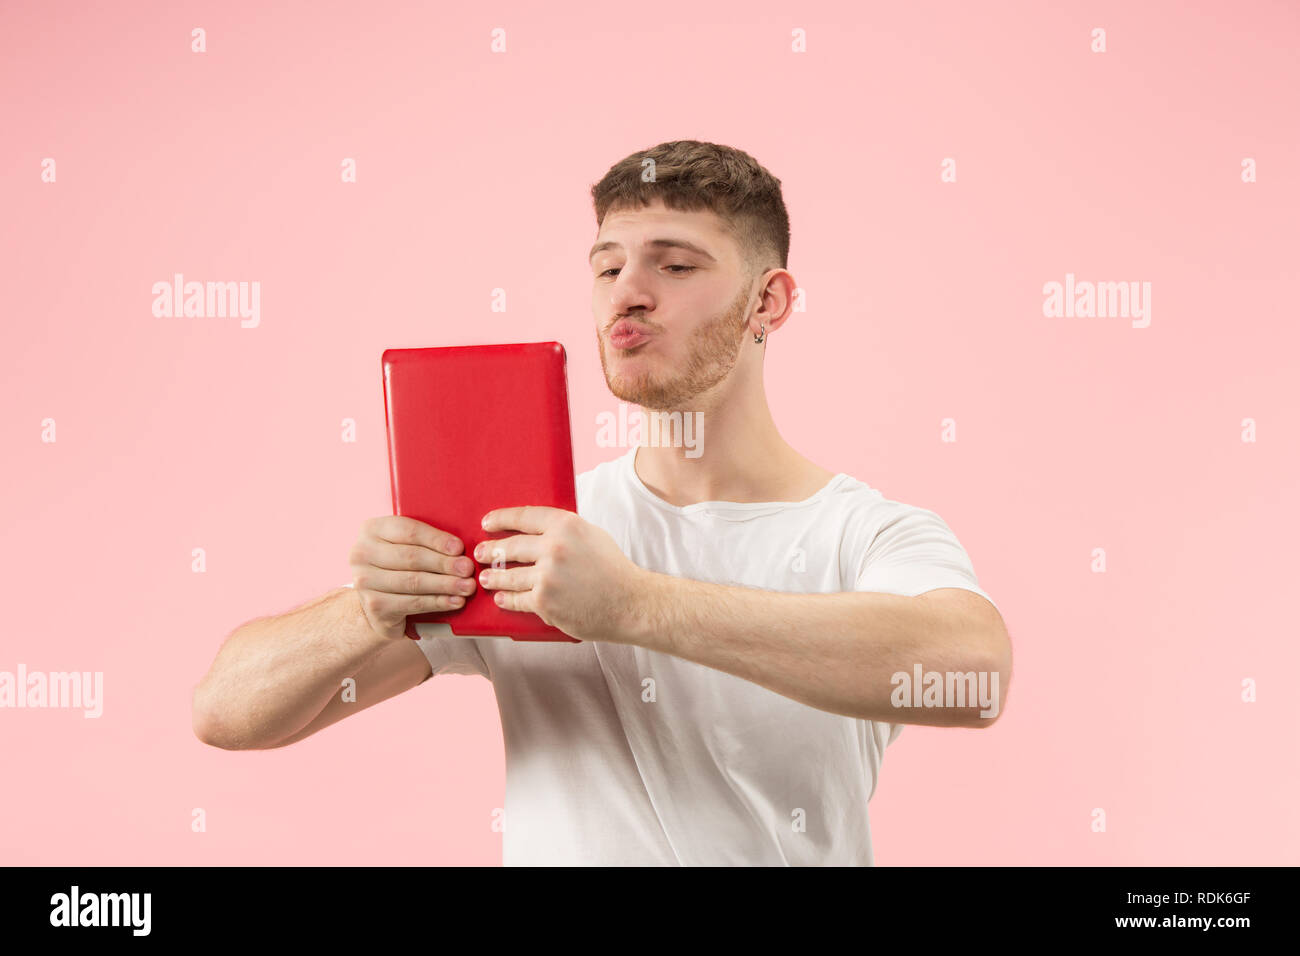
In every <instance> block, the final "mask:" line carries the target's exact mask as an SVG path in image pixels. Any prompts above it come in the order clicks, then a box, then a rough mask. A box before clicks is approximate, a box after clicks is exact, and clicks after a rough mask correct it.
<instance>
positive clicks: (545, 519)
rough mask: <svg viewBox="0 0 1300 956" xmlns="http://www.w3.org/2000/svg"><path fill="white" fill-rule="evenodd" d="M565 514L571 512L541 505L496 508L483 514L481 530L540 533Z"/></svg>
mask: <svg viewBox="0 0 1300 956" xmlns="http://www.w3.org/2000/svg"><path fill="white" fill-rule="evenodd" d="M567 514H571V512H568V511H565V510H564V509H563V508H548V507H545V506H543V505H525V506H523V507H521V508H496V509H494V510H492V511H489V512H488V513H487V514H485V515H484V516H483V530H484V531H522V532H524V533H525V534H541V533H542V532H544V531H546V529H547V528H550V527H551V526H553V525H554V524H555V522H556V521H559V520H560V519H561V518H562V517H563V516H564V515H567Z"/></svg>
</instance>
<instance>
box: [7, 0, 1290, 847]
mask: <svg viewBox="0 0 1300 956" xmlns="http://www.w3.org/2000/svg"><path fill="white" fill-rule="evenodd" d="M1047 6H1048V5H1044V4H1038V3H1029V2H1025V3H1016V4H1001V5H989V6H986V5H982V4H980V5H976V4H966V3H945V4H878V5H870V6H863V5H859V4H849V3H835V4H831V3H825V4H813V5H804V6H790V5H789V4H777V3H750V4H744V5H741V4H716V5H715V4H709V3H698V4H693V5H692V6H691V9H690V13H689V15H685V14H680V13H674V14H673V15H671V16H668V15H662V16H661V15H660V14H659V13H655V12H649V13H648V12H646V11H645V10H643V9H642V8H641V7H639V6H631V7H622V6H618V5H614V6H610V5H608V4H597V3H591V4H566V5H563V6H561V7H555V6H551V5H541V6H539V5H535V4H521V3H518V4H499V5H497V6H494V7H493V8H491V10H486V11H485V10H480V9H478V8H475V9H473V10H471V11H467V10H464V9H461V8H450V7H445V6H441V5H436V4H400V5H397V4H368V5H367V4H362V5H358V4H351V3H330V4H322V3H317V2H312V3H305V2H303V3H277V4H274V5H270V4H259V3H222V4H215V3H213V4H209V3H153V4H140V5H136V6H135V7H134V8H132V7H128V6H120V5H88V4H61V3H42V2H30V0H23V2H14V0H10V2H6V3H5V4H4V5H3V6H2V7H0V105H2V110H3V112H2V113H0V129H3V140H2V143H3V148H2V150H0V213H2V215H0V220H2V221H3V224H4V228H3V230H2V231H0V263H2V266H0V268H2V269H3V274H4V282H3V287H4V292H5V307H6V318H5V322H4V329H5V338H6V342H5V350H4V359H3V361H4V376H3V382H2V384H0V389H2V390H0V398H2V399H3V408H4V414H3V415H0V429H2V430H3V433H2V435H0V438H2V439H3V447H4V449H5V452H6V467H5V468H4V473H5V482H6V490H5V494H4V496H3V502H2V503H0V509H3V522H4V548H3V551H2V552H0V553H2V555H3V557H0V561H3V567H2V568H0V574H2V577H3V580H4V588H3V597H4V609H5V626H4V629H3V638H2V640H3V645H2V647H0V670H7V671H15V670H16V668H17V667H18V665H19V664H20V663H21V664H22V665H24V666H25V667H26V668H27V670H28V671H29V672H30V671H34V670H40V671H46V672H54V671H67V670H77V671H90V672H95V671H101V672H103V675H104V689H103V695H104V701H103V714H102V716H101V717H99V718H98V719H86V718H85V717H83V715H82V713H81V712H80V711H77V710H66V709H64V710H59V709H45V710H36V709H21V710H19V709H10V710H0V751H2V754H3V761H4V766H5V767H6V768H7V773H6V774H5V776H6V783H5V786H4V787H3V788H2V789H0V862H3V863H16V864H21V863H26V864H87V865H91V864H93V865H103V864H235V863H258V864H261V863H265V864H340V863H347V864H427V863H455V864H495V863H499V862H500V859H501V856H500V854H501V842H500V841H501V834H499V833H497V832H494V830H493V828H492V820H493V809H494V808H496V807H499V806H501V804H502V802H503V798H504V790H503V787H504V757H503V752H502V742H501V732H500V727H499V724H498V718H497V711H496V705H495V701H494V698H493V694H492V688H491V685H490V684H488V683H487V682H486V681H484V680H482V679H480V678H476V677H475V678H471V677H456V676H446V677H440V678H436V679H434V680H432V681H430V682H428V683H426V684H424V685H422V686H421V687H419V688H417V689H416V690H414V691H412V692H411V693H409V694H405V695H402V696H400V697H398V698H396V699H393V700H391V701H389V702H387V703H385V704H382V705H380V706H379V707H376V708H374V709H371V710H368V711H365V712H364V713H361V714H358V715H357V716H355V717H352V718H349V719H347V720H345V721H343V722H342V723H340V724H338V725H336V726H334V727H331V728H328V729H327V730H325V731H324V732H322V733H321V734H319V735H318V736H315V737H313V738H311V739H309V740H307V741H305V742H303V743H300V744H297V745H295V746H292V747H290V748H287V749H284V750H273V751H266V752H248V753H227V752H223V751H219V750H215V749H212V748H209V747H205V746H204V745H202V744H200V743H199V742H198V741H197V740H196V739H195V738H194V736H193V734H192V732H191V729H190V694H191V691H192V689H193V687H194V685H195V684H196V683H197V681H198V680H199V678H200V677H201V676H202V674H203V673H204V671H205V670H206V668H207V667H208V665H209V663H210V662H211V660H212V657H213V655H214V653H215V651H216V649H217V647H218V645H219V644H220V642H221V641H222V640H223V639H224V637H225V636H226V635H227V634H229V632H230V631H231V630H232V629H234V628H235V627H236V626H238V625H239V624H241V623H243V622H244V621H247V620H249V619H251V618H253V617H257V616H261V615H268V614H277V613H281V612H283V611H287V610H289V609H290V608H292V607H295V606H297V605H298V604H301V603H302V602H304V601H307V600H309V599H311V598H313V597H314V596H317V595H320V594H322V593H323V592H325V591H327V590H329V589H331V588H334V587H337V586H339V585H340V584H343V583H345V582H347V581H348V580H350V576H351V575H350V571H349V569H348V567H347V553H348V550H349V548H350V547H351V545H352V542H353V540H354V538H355V536H356V533H357V531H358V528H359V526H360V524H361V522H362V521H363V520H364V519H366V518H367V517H370V516H374V515H378V514H383V513H387V512H388V511H389V508H390V498H389V486H388V475H387V471H386V461H385V438H384V417H383V415H384V412H383V400H382V392H381V387H380V364H379V356H380V353H381V352H382V351H383V350H384V349H385V348H389V347H421V346H431V345H449V344H465V343H471V342H512V341H543V340H548V339H558V340H559V341H561V342H563V343H565V345H566V347H567V348H568V351H569V377H570V378H569V380H570V388H571V393H572V422H573V431H574V447H575V456H576V459H577V461H576V464H577V467H578V469H579V470H580V471H581V470H586V469H588V468H590V467H592V466H593V465H595V464H597V463H598V462H600V461H603V460H606V459H609V458H612V457H615V456H616V455H619V454H622V453H623V451H624V449H622V448H605V447H599V446H598V444H597V441H596V433H597V430H596V425H595V422H596V416H597V415H598V414H599V413H600V412H602V411H615V410H617V407H618V403H617V401H616V400H615V399H613V398H612V396H611V395H610V394H609V392H608V391H607V389H606V387H605V383H604V378H603V376H602V374H601V370H600V364H599V360H598V356H597V353H596V350H595V344H594V335H593V331H592V329H593V320H592V317H591V312H590V281H591V278H590V273H589V272H588V270H587V264H586V253H587V249H588V247H589V246H590V244H591V242H592V241H593V239H594V236H595V223H594V217H593V214H592V211H591V205H590V200H589V196H588V190H589V188H590V186H591V184H592V183H593V182H595V181H596V180H597V179H599V178H600V177H601V176H602V175H603V174H604V172H605V171H606V170H607V169H608V167H609V166H610V165H611V164H613V163H614V162H616V161H617V160H619V159H621V158H622V157H624V156H625V155H627V154H629V153H631V152H634V151H636V150H639V149H643V148H646V147H649V146H651V145H654V144H655V143H658V142H661V141H663V140H669V139H704V140H709V141H713V142H719V143H725V144H729V145H733V146H737V147H740V148H742V149H745V150H746V151H748V152H750V153H751V154H752V155H754V156H755V157H756V158H757V159H758V160H759V162H761V163H763V164H764V165H766V166H767V167H768V168H769V169H771V170H772V171H773V173H775V174H776V175H777V176H778V177H779V178H780V179H781V180H782V182H783V185H784V190H785V198H786V202H787V205H788V207H789V210H790V214H791V220H792V227H793V243H792V249H791V260H790V269H791V271H792V272H793V273H794V275H795V278H796V280H797V282H798V284H799V286H800V287H802V288H803V289H804V290H805V291H806V296H807V306H808V308H807V312H806V313H799V314H796V315H794V316H793V318H792V320H791V321H790V322H789V324H788V325H787V326H786V327H785V328H783V329H781V330H780V331H779V332H777V333H776V334H775V335H773V336H772V339H771V341H770V343H769V345H768V354H767V365H768V368H767V370H766V380H767V383H768V390H769V396H770V401H771V405H772V409H773V412H774V414H775V416H776V419H777V424H778V427H779V428H780V429H781V431H782V433H783V434H784V435H785V436H786V438H787V439H788V440H790V441H791V442H792V443H793V444H794V445H795V447H796V448H798V449H799V450H800V451H801V452H803V453H804V454H806V455H808V456H809V457H810V458H812V459H813V460H815V461H817V462H818V463H819V464H820V465H822V466H824V467H826V468H828V469H830V470H832V471H841V470H842V471H847V472H849V473H850V474H853V475H854V476H856V477H858V478H860V479H862V480H863V481H866V482H867V483H868V484H870V485H872V486H874V487H876V488H879V489H881V490H882V491H883V492H884V493H885V494H886V496H887V497H890V498H893V499H896V500H901V501H905V502H908V503H912V504H917V505H921V506H923V507H927V508H930V509H932V510H935V511H937V512H938V513H939V514H940V515H942V516H943V517H944V518H945V520H947V521H948V523H949V524H950V525H951V526H952V528H953V529H954V531H955V532H956V533H957V535H958V537H959V538H960V539H961V541H962V543H963V545H965V547H966V549H967V550H968V552H969V553H970V555H971V557H972V560H973V562H974V565H975V569H976V572H977V573H978V575H979V578H980V582H981V584H982V585H983V586H984V587H985V588H986V589H987V590H988V591H989V592H990V593H991V594H992V595H993V596H994V598H995V600H997V601H998V603H999V605H1000V607H1001V609H1002V611H1003V613H1004V615H1005V618H1006V620H1007V623H1008V626H1009V628H1010V630H1011V634H1012V639H1013V643H1014V649H1015V671H1014V673H1015V678H1014V680H1013V682H1012V686H1011V691H1010V697H1009V701H1008V705H1007V709H1006V712H1005V715H1004V716H1003V717H1002V719H1001V720H1000V721H999V722H998V723H997V725H996V726H995V727H993V728H991V729H987V730H951V729H947V730H943V729H932V728H925V727H917V726H914V727H911V728H909V729H908V731H907V732H906V733H904V735H903V736H902V738H900V740H899V742H898V744H897V745H895V746H892V747H890V748H889V750H888V752H887V755H886V758H885V762H884V767H883V771H882V777H881V782H880V786H879V789H878V790H877V792H876V796H875V798H874V799H873V801H872V803H871V810H870V812H871V822H872V829H873V834H874V838H875V852H876V858H877V862H878V863H879V864H881V865H907V864H948V863H950V864H975V863H993V864H1076V863H1080V864H1283V863H1287V864H1296V863H1300V816H1297V814H1296V812H1295V807H1296V805H1297V803H1298V802H1300V771H1298V770H1297V746H1298V745H1297V730H1298V726H1297V725H1298V722H1297V718H1296V695H1295V683H1294V675H1295V674H1296V673H1297V672H1300V649H1298V648H1300V640H1297V638H1298V636H1300V635H1298V634H1297V630H1296V625H1295V617H1294V612H1293V606H1294V587H1295V576H1296V560H1295V556H1294V555H1295V550H1294V549H1295V541H1296V539H1297V536H1298V535H1300V508H1298V506H1297V503H1296V495H1295V493H1296V469H1297V465H1298V464H1300V460H1298V456H1297V451H1296V449H1297V448H1298V447H1300V443H1298V441H1297V439H1298V437H1300V436H1298V435H1297V428H1298V424H1297V423H1298V421H1300V418H1298V416H1297V414H1296V412H1297V409H1298V408H1300V384H1298V379H1300V376H1297V365H1298V364H1300V363H1297V359H1296V354H1297V346H1300V334H1297V331H1296V330H1297V322H1298V320H1300V317H1298V316H1297V310H1296V295H1295V290H1296V279H1297V262H1298V261H1300V259H1298V255H1300V248H1297V247H1298V245H1300V243H1298V241H1297V229H1296V215H1297V209H1298V208H1300V203H1298V202H1297V200H1298V199H1300V189H1298V188H1297V174H1298V173H1300V133H1298V129H1300V127H1297V124H1296V117H1297V115H1300V110H1298V107H1297V90H1300V67H1298V64H1300V60H1298V59H1297V57H1296V53H1295V51H1296V49H1297V43H1298V41H1300V10H1298V9H1297V8H1296V7H1295V6H1294V5H1292V4H1288V3H1282V2H1275V3H1268V2H1255V3H1234V4H1211V3H1149V4H1128V3H1100V4H1087V5H1085V4H1070V5H1057V4H1053V5H1050V7H1051V9H1045V7H1047ZM195 27H202V28H203V29H204V30H205V31H206V43H207V49H206V52H203V53H195V52H192V51H191V30H192V29H193V28H195ZM497 27H500V28H502V29H504V30H505V36H506V42H507V49H506V52H504V53H493V52H492V50H491V44H492V30H493V29H494V28H497ZM1096 27H1101V28H1104V29H1105V31H1106V45H1107V49H1106V51H1105V52H1104V53H1094V52H1092V50H1091V49H1090V46H1091V44H1092V36H1091V33H1092V30H1093V29H1094V28H1096ZM795 30H803V31H806V37H807V49H806V52H802V53H796V52H792V42H793V31H795ZM47 158H51V159H53V160H54V161H55V169H56V178H55V181H54V182H43V181H42V163H43V161H44V160H45V159H47ZM349 158H350V159H353V160H355V162H356V171H357V173H356V180H357V181H356V182H355V183H345V182H343V181H342V177H341V175H340V173H341V164H342V163H343V162H344V161H345V160H346V159H349ZM948 158H951V159H952V160H954V161H955V163H956V167H955V168H956V173H957V179H956V181H955V182H943V181H942V180H941V173H942V168H941V164H942V163H943V161H944V160H945V159H948ZM1245 159H1253V160H1254V161H1255V164H1256V166H1255V168H1256V169H1257V180H1258V181H1257V182H1243V179H1242V168H1243V167H1242V162H1243V160H1245ZM176 273H181V274H183V275H184V276H185V277H186V279H187V280H198V281H204V282H206V281H232V282H241V281H242V282H253V281H256V282H258V283H260V288H261V302H260V320H259V324H258V325H257V326H256V327H253V328H244V327H241V323H240V320H239V319H238V318H237V317H232V318H158V317H155V316H154V315H153V314H152V303H153V299H154V295H153V292H152V286H153V283H155V282H159V281H170V280H171V278H172V276H173V275H174V274H176ZM1067 274H1073V275H1074V276H1075V277H1076V278H1077V279H1078V280H1080V281H1083V280H1088V281H1123V282H1129V281H1132V282H1138V283H1142V282H1149V283H1150V284H1151V297H1150V306H1151V309H1150V324H1149V325H1148V326H1147V327H1145V328H1141V327H1135V326H1134V324H1133V321H1132V320H1130V319H1128V318H1125V317H1113V316H1112V317H1093V318H1080V317H1070V318H1066V317H1053V318H1049V317H1045V316H1044V314H1043V300H1044V294H1043V286H1044V284H1045V283H1047V282H1052V281H1057V282H1062V283H1063V282H1064V281H1065V277H1066V275H1067ZM497 288H501V289H505V290H506V293H507V297H508V298H507V305H508V308H507V311H505V312H504V313H502V312H494V311H492V308H491V302H492V290H493V289H497ZM348 418H351V419H355V421H356V435H357V438H356V441H355V442H346V441H344V440H342V437H341V436H342V427H341V425H342V422H343V420H344V419H348ZM46 419H53V420H54V422H55V423H56V428H57V432H56V434H57V441H55V442H53V443H50V442H48V441H42V437H41V436H42V430H43V429H44V427H45V426H43V425H42V422H43V421H45V420H46ZM945 419H952V420H953V422H955V426H956V435H957V441H955V442H951V441H950V442H945V441H944V440H943V424H944V421H945ZM1245 419H1251V420H1252V421H1253V422H1254V423H1255V437H1256V440H1255V441H1243V433H1244V431H1245V427H1246V426H1243V421H1244V420H1245ZM194 548H203V549H204V551H205V553H206V556H207V569H206V571H205V572H204V573H194V572H193V571H192V570H191V551H192V549H194ZM1098 548H1100V549H1104V551H1105V556H1106V569H1105V571H1104V573H1103V572H1097V571H1095V570H1094V569H1093V567H1094V549H1098ZM1248 679H1250V680H1253V681H1255V685H1256V688H1257V700H1255V701H1254V702H1246V701H1243V699H1242V695H1243V691H1242V688H1243V681H1245V680H1248ZM195 808H202V810H203V811H204V813H205V815H206V830H205V831H204V832H194V831H193V830H192V828H191V819H192V814H193V812H194V810H195ZM1095 808H1100V809H1102V810H1104V812H1105V815H1106V829H1105V832H1094V830H1093V827H1092V820H1093V811H1094V809H1095Z"/></svg>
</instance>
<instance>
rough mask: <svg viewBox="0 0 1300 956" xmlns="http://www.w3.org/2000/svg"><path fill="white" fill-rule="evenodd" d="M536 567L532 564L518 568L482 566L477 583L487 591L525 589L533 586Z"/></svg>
mask: <svg viewBox="0 0 1300 956" xmlns="http://www.w3.org/2000/svg"><path fill="white" fill-rule="evenodd" d="M536 577H537V569H536V568H534V567H533V566H532V565H523V566H521V567H518V568H484V569H483V570H482V571H480V572H479V575H478V583H479V584H481V585H483V587H484V588H486V589H488V590H489V591H527V590H529V589H530V588H531V587H532V586H533V581H534V579H535V578H536Z"/></svg>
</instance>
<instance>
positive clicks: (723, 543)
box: [419, 446, 988, 866]
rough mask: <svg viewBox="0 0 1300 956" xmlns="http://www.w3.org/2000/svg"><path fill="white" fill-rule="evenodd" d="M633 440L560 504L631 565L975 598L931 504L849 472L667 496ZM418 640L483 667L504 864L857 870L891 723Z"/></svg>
mask: <svg viewBox="0 0 1300 956" xmlns="http://www.w3.org/2000/svg"><path fill="white" fill-rule="evenodd" d="M635 454H636V447H635V446H634V447H632V448H631V449H629V450H628V452H627V453H626V454H624V455H623V456H621V457H619V458H616V459H614V460H612V461H607V462H604V463H603V464H600V465H597V466H596V467H595V468H593V469H592V470H591V471H587V472H584V473H582V474H581V475H579V476H578V478H577V500H578V514H579V515H581V516H582V517H584V518H586V519H587V520H588V521H591V522H593V523H595V524H597V525H599V526H600V527H602V528H604V529H605V530H606V531H608V532H609V533H610V534H611V535H613V537H614V540H615V541H617V542H618V543H619V546H620V547H621V548H622V549H623V552H624V553H625V554H626V555H627V556H628V557H629V558H630V559H631V560H632V561H633V562H634V563H635V564H637V565H639V566H641V567H643V568H647V569H649V570H652V571H659V572H663V573H666V574H671V575H674V576H677V577H685V578H692V579H695V580H700V581H711V582H714V583H717V584H735V585H745V586H748V587H758V588H765V589H768V590H774V591H785V592H795V593H805V594H812V593H817V594H820V593H826V592H835V591H852V590H858V591H886V592H890V593H894V594H903V595H915V594H920V593H922V592H924V591H929V590H931V589H933V588H948V587H957V588H966V589H967V590H971V591H975V592H976V593H978V594H981V595H983V596H984V597H986V598H987V597H988V595H987V594H985V593H984V591H982V590H981V589H980V587H979V584H978V582H977V581H976V578H975V573H974V570H973V569H972V567H971V563H970V559H969V558H968V557H967V555H966V552H965V550H964V549H963V548H962V546H961V544H960V543H958V541H957V538H956V537H955V536H954V535H953V533H952V531H951V530H949V528H948V526H947V525H946V524H945V523H944V522H943V520H942V519H941V518H940V517H939V516H938V515H936V514H935V513H933V512H931V511H926V510H924V509H921V508H916V507H912V506H909V505H904V504H900V503H898V502H893V501H889V500H887V499H885V498H884V497H883V495H882V494H881V493H880V492H879V491H877V490H875V489H873V488H871V487H869V486H867V485H866V484H864V483H862V482H861V481H858V480H856V479H855V478H852V477H850V476H849V475H847V474H844V473H840V474H837V475H836V476H835V477H834V478H832V479H831V480H830V481H829V482H828V483H827V484H826V485H825V486H824V487H823V488H822V489H821V490H820V491H818V492H817V493H816V494H814V495H813V496H812V497H810V498H807V499H805V500H803V501H798V502H775V503H737V502H723V501H705V502H700V503H698V504H692V505H687V506H685V507H679V506H676V505H672V504H669V503H668V502H666V501H664V500H663V499H662V498H660V497H658V496H657V495H655V494H654V493H653V492H651V491H650V489H649V488H647V487H646V486H645V484H644V483H642V481H641V480H640V478H639V477H638V476H637V474H636V471H635V469H634V468H633V465H632V462H633V457H634V456H635ZM419 645H420V647H421V649H422V650H423V651H424V653H425V654H426V655H427V656H428V658H429V662H430V663H431V664H432V665H433V673H434V674H435V675H436V674H481V675H482V676H484V677H487V678H488V679H489V680H491V681H492V685H493V689H494V691H495V693H496V698H497V706H498V709H499V710H500V714H501V725H502V732H503V736H504V739H505V751H506V796H505V807H504V820H503V834H502V835H503V851H502V856H503V863H504V864H505V865H507V866H518V865H577V864H596V865H615V866H618V865H651V866H653V865H670V866H671V865H687V866H690V865H724V866H725V865H786V864H789V865H871V864H872V853H871V830H870V827H869V825H868V822H867V802H868V801H869V800H870V799H871V796H872V794H873V793H874V791H875V787H876V779H877V776H878V774H879V771H880V763H881V758H882V756H883V755H884V750H885V747H886V746H887V745H888V744H889V743H891V742H893V741H894V740H895V739H896V738H897V737H898V735H899V733H900V732H901V731H902V729H903V727H902V725H901V724H890V723H877V722H874V721H867V720H860V719H856V718H852V717H845V716H842V715H839V714H832V713H828V712H826V711H822V710H817V709H816V708H813V707H809V706H807V705H805V704H801V703H798V702H797V701H794V700H791V699H790V698H788V697H784V696H782V695H780V694H777V693H775V692H773V691H770V690H767V689H765V688H763V687H760V686H759V685H757V684H754V683H751V682H750V681H746V680H743V679H741V678H739V677H735V676H733V675H731V674H727V673H724V672H723V671H718V670H714V669H712V668H709V667H704V666H703V665H700V664H696V663H693V662H691V661H687V660H683V659H682V658H679V657H673V656H672V655H670V654H663V653H659V652H656V651H650V650H646V649H645V648H642V647H634V646H630V645H625V644H610V643H606V642H602V641H590V642H583V643H580V644H569V643H555V642H533V641H513V640H509V639H496V638H457V637H422V638H421V640H420V641H419ZM651 682H652V683H651ZM651 691H653V692H651Z"/></svg>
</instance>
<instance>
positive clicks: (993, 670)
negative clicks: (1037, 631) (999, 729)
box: [970, 628, 1011, 729]
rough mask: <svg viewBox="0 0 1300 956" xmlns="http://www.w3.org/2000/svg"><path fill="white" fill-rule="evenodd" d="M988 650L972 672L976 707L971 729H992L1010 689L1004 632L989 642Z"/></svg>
mask: <svg viewBox="0 0 1300 956" xmlns="http://www.w3.org/2000/svg"><path fill="white" fill-rule="evenodd" d="M989 643H990V645H991V647H990V650H989V651H988V652H987V653H986V655H985V657H984V661H983V663H982V665H981V667H980V668H979V670H977V671H976V676H977V678H978V680H977V682H976V686H977V689H978V692H979V698H980V700H979V707H978V708H976V709H975V711H974V717H973V718H972V719H971V724H970V726H971V727H974V728H978V729H984V728H987V727H992V726H993V725H994V724H996V723H997V722H998V718H999V717H1001V716H1002V711H1003V710H1004V709H1005V708H1006V705H1007V689H1008V688H1009V687H1010V686H1011V639H1010V636H1009V635H1008V634H1007V632H1006V629H1005V628H1002V629H1001V630H1000V631H999V633H998V634H997V635H996V636H995V637H994V638H992V639H991V640H990V642H989Z"/></svg>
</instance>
